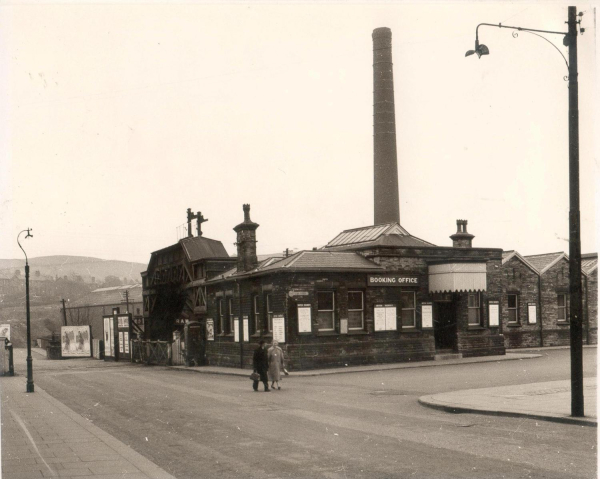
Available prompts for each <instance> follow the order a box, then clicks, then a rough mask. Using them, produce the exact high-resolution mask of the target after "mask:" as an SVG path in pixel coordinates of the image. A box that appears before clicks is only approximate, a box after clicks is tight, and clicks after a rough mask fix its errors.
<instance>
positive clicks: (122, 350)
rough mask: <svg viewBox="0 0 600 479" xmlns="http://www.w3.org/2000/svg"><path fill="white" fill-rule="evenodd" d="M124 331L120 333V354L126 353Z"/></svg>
mask: <svg viewBox="0 0 600 479" xmlns="http://www.w3.org/2000/svg"><path fill="white" fill-rule="evenodd" d="M123 339H124V338H123V331H119V352H120V353H124V352H125V343H124V342H123Z"/></svg>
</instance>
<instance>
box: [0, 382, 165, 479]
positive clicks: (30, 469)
mask: <svg viewBox="0 0 600 479" xmlns="http://www.w3.org/2000/svg"><path fill="white" fill-rule="evenodd" d="M25 390H26V378H25V377H23V376H15V377H8V376H5V377H2V378H0V397H1V400H0V413H1V414H0V415H1V418H2V421H1V431H2V443H1V445H2V462H1V467H2V469H1V471H0V477H2V478H3V479H18V478H26V479H33V478H36V477H90V478H95V479H98V478H104V479H109V478H117V477H118V478H119V479H175V478H174V477H173V476H172V475H170V474H168V473H167V472H166V471H164V470H162V469H160V468H159V467H158V466H156V465H155V464H154V463H152V462H151V461H149V460H148V459H146V458H145V457H144V456H142V455H141V454H138V453H137V452H135V451H134V450H133V449H131V448H130V447H129V446H127V445H125V444H123V443H122V442H121V441H119V440H117V439H116V438H114V437H113V436H111V435H110V434H108V433H106V432H104V431H102V430H101V429H100V428H99V427H97V426H95V425H94V424H92V423H91V422H90V421H88V420H87V419H85V418H84V417H82V416H81V415H79V414H77V413H76V412H75V411H73V410H72V409H70V408H68V407H67V406H65V405H64V404H62V403H61V402H60V401H57V400H56V399H54V398H53V397H52V396H50V395H49V394H47V393H46V392H45V391H44V390H43V389H42V388H40V387H39V386H38V385H35V392H34V393H26V392H25Z"/></svg>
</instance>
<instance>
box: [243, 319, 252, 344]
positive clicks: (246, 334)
mask: <svg viewBox="0 0 600 479" xmlns="http://www.w3.org/2000/svg"><path fill="white" fill-rule="evenodd" d="M243 323H244V342H245V343H247V342H248V341H250V330H249V326H248V316H244V320H243Z"/></svg>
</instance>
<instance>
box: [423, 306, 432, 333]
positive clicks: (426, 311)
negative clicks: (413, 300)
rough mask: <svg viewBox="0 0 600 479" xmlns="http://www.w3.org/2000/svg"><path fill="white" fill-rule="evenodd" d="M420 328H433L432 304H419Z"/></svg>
mask: <svg viewBox="0 0 600 479" xmlns="http://www.w3.org/2000/svg"><path fill="white" fill-rule="evenodd" d="M421 328H422V329H426V328H433V304H431V303H422V304H421Z"/></svg>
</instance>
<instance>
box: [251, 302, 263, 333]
mask: <svg viewBox="0 0 600 479" xmlns="http://www.w3.org/2000/svg"><path fill="white" fill-rule="evenodd" d="M252 312H253V314H254V318H253V320H254V332H255V333H258V332H260V329H261V328H260V308H259V304H258V294H255V295H254V296H253V297H252Z"/></svg>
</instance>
